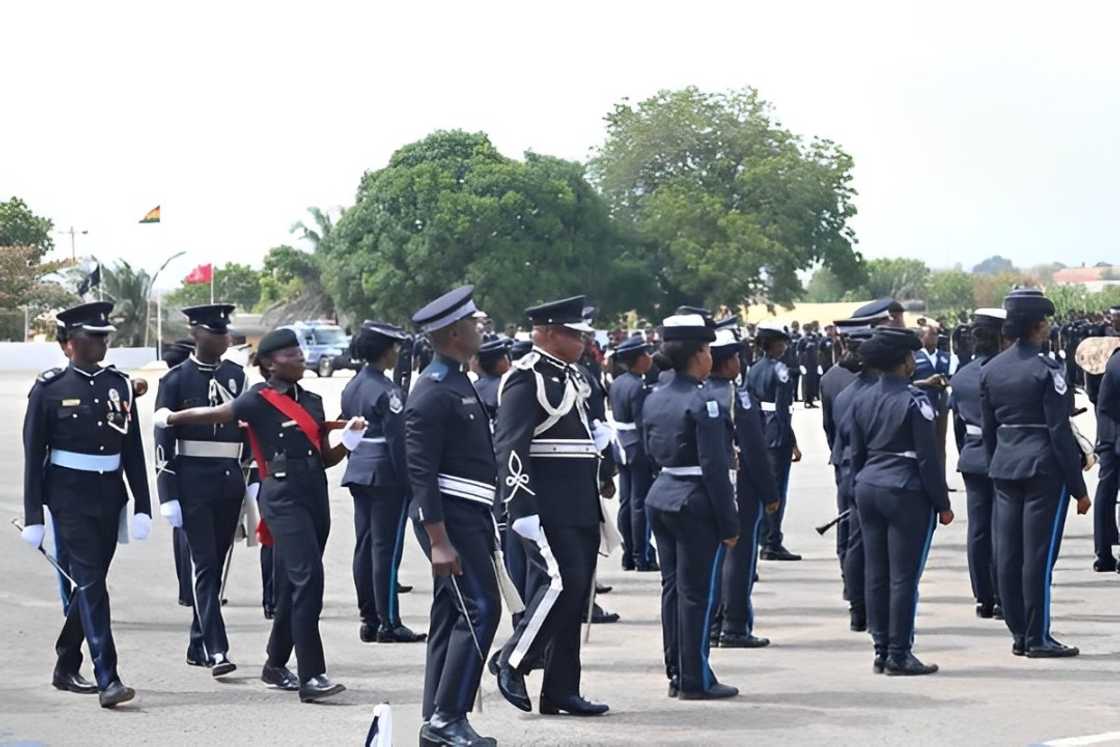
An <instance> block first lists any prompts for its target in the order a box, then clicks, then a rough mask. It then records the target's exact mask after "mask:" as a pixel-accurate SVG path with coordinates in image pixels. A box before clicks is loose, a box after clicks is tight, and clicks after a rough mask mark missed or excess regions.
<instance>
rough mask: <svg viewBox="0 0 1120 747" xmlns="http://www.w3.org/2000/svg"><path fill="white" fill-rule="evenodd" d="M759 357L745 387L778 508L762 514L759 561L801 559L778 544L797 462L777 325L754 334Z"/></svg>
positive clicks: (784, 336)
mask: <svg viewBox="0 0 1120 747" xmlns="http://www.w3.org/2000/svg"><path fill="white" fill-rule="evenodd" d="M756 339H757V341H758V347H759V352H760V353H762V354H763V355H762V357H761V358H760V359H759V360H758V361H757V362H756V363H755V364H754V365H753V366H751V370H750V371H749V372H748V373H747V386H748V387H749V388H750V391H751V394H753V395H754V396H755V399H757V400H758V402H759V407H761V408H762V417H763V419H764V420H765V421H766V446H767V453H768V454H769V456H770V467H771V469H772V470H773V471H774V477H775V478H777V481H778V496H779V499H780V500H781V506H780V508H778V510H777V511H775V512H773V513H767V514H766V529H765V532H766V536H765V539H764V540H763V543H762V554H761V557H762V559H763V560H801V556H800V555H796V554H794V553H792V552H790V551H789V550H787V549H786V548H785V546H784V545H783V544H782V539H783V536H782V519H783V517H784V516H785V512H786V493H787V491H788V490H789V470H790V464H791V463H792V462H797V461H800V460H801V450H800V449H798V448H797V436H795V435H794V433H793V397H794V386H795V383H794V379H793V377H792V376H791V374H790V370H789V366H787V365H786V364H785V363H783V362H782V361H783V357H784V356H785V353H786V350H787V346H788V345H789V344H790V336H789V334H788V333H787V332H786V331H785V329H784V328H782V326H781V325H779V324H776V323H772V322H763V323H762V324H760V325H758V332H757V335H756Z"/></svg>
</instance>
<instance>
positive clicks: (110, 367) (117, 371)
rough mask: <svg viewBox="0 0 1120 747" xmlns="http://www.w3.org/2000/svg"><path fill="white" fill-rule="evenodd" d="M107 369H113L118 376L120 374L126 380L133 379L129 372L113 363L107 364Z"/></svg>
mask: <svg viewBox="0 0 1120 747" xmlns="http://www.w3.org/2000/svg"><path fill="white" fill-rule="evenodd" d="M105 370H106V371H112V372H113V373H115V374H116V375H117V376H120V377H121V378H122V379H124V380H125V381H132V379H131V378H130V377H129V375H128V374H126V373H125V372H124V371H122V370H120V369H119V368H117V367H116V366H114V365H113V364H112V363H110V364H109V365H108V366H105Z"/></svg>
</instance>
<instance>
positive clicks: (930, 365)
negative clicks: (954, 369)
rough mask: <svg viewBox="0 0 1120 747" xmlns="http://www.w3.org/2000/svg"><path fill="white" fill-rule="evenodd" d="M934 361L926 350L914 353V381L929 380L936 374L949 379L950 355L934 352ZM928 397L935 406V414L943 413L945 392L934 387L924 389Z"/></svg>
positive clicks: (938, 351)
mask: <svg viewBox="0 0 1120 747" xmlns="http://www.w3.org/2000/svg"><path fill="white" fill-rule="evenodd" d="M932 355H933V360H932V361H931V360H930V358H929V355H927V354H926V351H925V348H923V349H921V350H915V351H914V377H913V378H914V380H915V381H917V380H918V379H927V378H929V377H930V376H933V375H934V374H941V375H943V376H945V377H946V378H948V376H949V354H948V353H946V352H944V351H941V350H935V351H934V352H933V354H932ZM922 391H923V392H925V394H926V397H928V398H929V401H930V404H932V405H933V409H934V411H935V412H942V411H943V410H944V408H945V403H946V400H945V392H943V391H941V390H938V389H936V388H934V387H929V388H925V387H922Z"/></svg>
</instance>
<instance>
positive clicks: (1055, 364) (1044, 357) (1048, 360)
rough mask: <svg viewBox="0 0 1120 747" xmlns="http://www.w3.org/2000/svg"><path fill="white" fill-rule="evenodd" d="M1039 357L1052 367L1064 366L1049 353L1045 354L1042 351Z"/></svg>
mask: <svg viewBox="0 0 1120 747" xmlns="http://www.w3.org/2000/svg"><path fill="white" fill-rule="evenodd" d="M1038 357H1039V358H1041V359H1042V362H1043V363H1045V364H1046V365H1047V366H1049V367H1050V368H1061V367H1062V364H1061V363H1058V361H1056V360H1054V359H1053V358H1051V357H1050V356H1048V355H1043V354H1042V353H1039V354H1038Z"/></svg>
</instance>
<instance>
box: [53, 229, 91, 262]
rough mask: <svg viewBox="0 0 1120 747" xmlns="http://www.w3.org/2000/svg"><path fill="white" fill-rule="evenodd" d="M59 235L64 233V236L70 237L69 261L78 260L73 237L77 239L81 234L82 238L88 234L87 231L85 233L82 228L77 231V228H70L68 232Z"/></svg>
mask: <svg viewBox="0 0 1120 747" xmlns="http://www.w3.org/2000/svg"><path fill="white" fill-rule="evenodd" d="M59 233H64V234H69V235H70V259H71V260H76V259H77V258H78V245H77V242H76V240H75V237H77V236H78V235H79V234H81V235H82V236H86V235H88V234H89V231H87V230H86V229H84V228H82V229H77V228H74V227H73V226H70V228H69V230H66V231H59Z"/></svg>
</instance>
